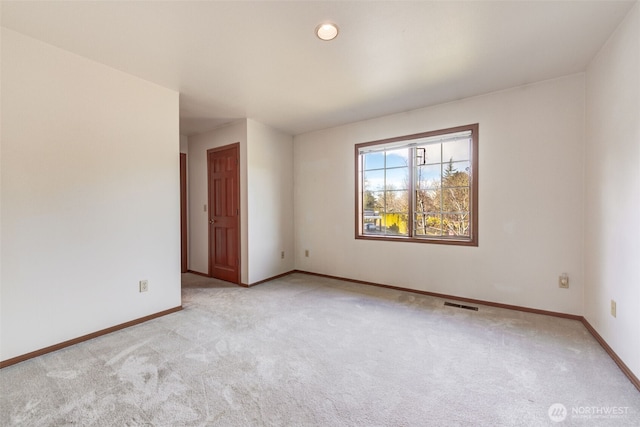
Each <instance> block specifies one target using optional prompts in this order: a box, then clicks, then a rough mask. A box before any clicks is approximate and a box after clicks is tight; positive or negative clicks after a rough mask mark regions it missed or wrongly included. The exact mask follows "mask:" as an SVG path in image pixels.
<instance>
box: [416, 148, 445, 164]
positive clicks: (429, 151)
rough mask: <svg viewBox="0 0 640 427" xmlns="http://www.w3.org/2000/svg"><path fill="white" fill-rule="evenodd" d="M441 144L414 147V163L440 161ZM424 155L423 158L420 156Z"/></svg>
mask: <svg viewBox="0 0 640 427" xmlns="http://www.w3.org/2000/svg"><path fill="white" fill-rule="evenodd" d="M441 147H442V144H428V145H419V146H417V147H416V165H418V166H419V165H430V164H434V163H441V156H440V155H441ZM423 156H424V157H425V158H424V159H423V158H422V157H423Z"/></svg>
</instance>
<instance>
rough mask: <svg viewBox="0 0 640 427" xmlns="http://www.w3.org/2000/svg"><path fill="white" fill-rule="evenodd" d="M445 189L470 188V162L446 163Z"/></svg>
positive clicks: (443, 177) (443, 184) (443, 178)
mask: <svg viewBox="0 0 640 427" xmlns="http://www.w3.org/2000/svg"><path fill="white" fill-rule="evenodd" d="M443 166H444V167H443V169H444V170H443V172H442V175H443V176H442V186H443V187H468V186H469V174H470V173H471V165H470V164H469V162H455V163H446V164H445V165H443Z"/></svg>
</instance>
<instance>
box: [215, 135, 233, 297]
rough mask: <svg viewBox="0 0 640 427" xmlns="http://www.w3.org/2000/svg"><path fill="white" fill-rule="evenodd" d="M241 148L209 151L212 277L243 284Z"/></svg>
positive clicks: (231, 146) (222, 148) (229, 147)
mask: <svg viewBox="0 0 640 427" xmlns="http://www.w3.org/2000/svg"><path fill="white" fill-rule="evenodd" d="M239 158H240V145H239V144H233V145H227V146H225V147H220V148H214V149H211V150H208V151H207V162H208V175H209V209H208V211H209V275H210V276H212V277H215V278H217V279H221V280H226V281H228V282H233V283H237V284H240V166H239Z"/></svg>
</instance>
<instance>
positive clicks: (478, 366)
mask: <svg viewBox="0 0 640 427" xmlns="http://www.w3.org/2000/svg"><path fill="white" fill-rule="evenodd" d="M183 306H184V310H183V311H181V312H178V313H174V314H171V315H168V316H165V317H162V318H159V319H155V320H152V321H149V322H146V323H144V324H141V325H138V326H135V327H132V328H129V329H125V330H122V331H119V332H115V333H112V334H109V335H106V336H103V337H100V338H96V339H94V340H91V341H87V342H84V343H82V344H79V345H76V346H73V347H69V348H66V349H63V350H61V351H58V352H54V353H50V354H47V355H44V356H41V357H38V358H35V359H31V360H29V361H26V362H23V363H20V364H17V365H14V366H10V367H7V368H5V369H2V370H0V409H1V413H0V425H2V426H14V425H23V426H136V425H145V426H545V425H566V426H574V425H580V426H640V393H639V392H638V390H637V389H636V388H635V387H634V386H633V385H632V384H631V383H630V382H629V380H628V379H627V378H626V377H625V376H624V375H623V374H622V372H621V371H620V370H619V369H618V367H617V366H616V365H615V364H614V362H613V361H612V360H611V359H610V358H609V356H608V355H607V354H606V353H605V352H604V350H603V349H602V348H601V347H600V345H599V344H598V343H597V342H596V341H595V340H594V339H593V337H592V336H591V335H590V334H589V333H588V331H587V330H586V329H585V328H584V326H583V325H582V324H581V323H580V322H578V321H573V320H567V319H560V318H554V317H547V316H541V315H535V314H529V313H522V312H516V311H510V310H504V309H498V308H493V307H486V306H479V310H478V311H468V310H464V309H460V308H454V307H446V306H444V300H442V299H439V298H433V297H427V296H421V295H416V294H412V293H408V292H401V291H396V290H390V289H383V288H377V287H371V286H364V285H358V284H353V283H347V282H343V281H339V280H332V279H327V278H320V277H315V276H309V275H304V274H292V275H289V276H286V277H283V278H281V279H277V280H273V281H271V282H268V283H265V284H262V285H259V286H256V287H254V288H250V289H245V288H240V287H236V286H233V285H229V284H225V283H224V282H219V281H216V280H212V279H206V278H202V277H199V276H195V275H191V274H186V275H184V277H183ZM550 408H551V411H550Z"/></svg>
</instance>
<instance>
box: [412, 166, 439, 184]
mask: <svg viewBox="0 0 640 427" xmlns="http://www.w3.org/2000/svg"><path fill="white" fill-rule="evenodd" d="M440 173H441V166H440V164H437V165H430V166H420V167H417V168H416V189H419V190H424V189H427V188H439V187H440Z"/></svg>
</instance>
